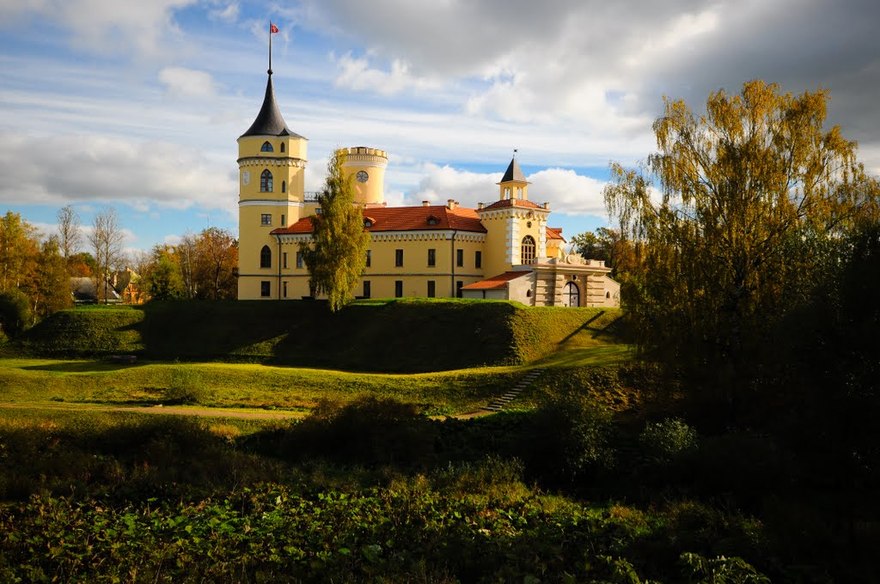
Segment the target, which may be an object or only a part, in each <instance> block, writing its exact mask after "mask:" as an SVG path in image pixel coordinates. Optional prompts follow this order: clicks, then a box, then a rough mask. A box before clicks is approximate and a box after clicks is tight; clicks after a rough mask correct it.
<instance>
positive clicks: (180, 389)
mask: <svg viewBox="0 0 880 584" xmlns="http://www.w3.org/2000/svg"><path fill="white" fill-rule="evenodd" d="M204 393H205V392H204V386H203V385H202V380H201V376H200V375H199V372H198V371H195V370H194V369H184V368H175V369H173V370H172V371H171V381H170V383H169V385H168V388H167V389H166V390H165V391H164V392H163V395H162V403H163V404H165V405H181V404H195V403H199V402H200V401H203V400H204V397H205V396H204Z"/></svg>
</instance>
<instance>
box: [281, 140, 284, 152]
mask: <svg viewBox="0 0 880 584" xmlns="http://www.w3.org/2000/svg"><path fill="white" fill-rule="evenodd" d="M281 151H282V152H284V142H282V143H281Z"/></svg>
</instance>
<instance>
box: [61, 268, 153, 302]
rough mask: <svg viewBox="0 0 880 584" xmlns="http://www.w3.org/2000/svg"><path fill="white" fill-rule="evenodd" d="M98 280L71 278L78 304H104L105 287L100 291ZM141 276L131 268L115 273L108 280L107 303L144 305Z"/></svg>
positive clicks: (74, 296) (71, 289)
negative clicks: (97, 284)
mask: <svg viewBox="0 0 880 584" xmlns="http://www.w3.org/2000/svg"><path fill="white" fill-rule="evenodd" d="M96 282H97V281H96V280H95V279H94V278H88V277H73V278H70V293H71V295H72V296H73V301H74V302H75V303H76V304H95V303H97V302H99V301H100V302H103V300H104V299H103V293H104V287H102V289H101V290H98V288H97V286H96ZM139 283H140V276H139V275H138V274H137V272H135V271H133V270H132V269H130V268H125V269H124V270H120V271H118V272H115V273H114V274H113V275H112V276H110V278H109V279H108V280H107V286H106V290H107V301H108V302H109V303H111V304H117V303H120V302H123V303H125V304H142V303H143V302H144V300H145V299H144V294H143V292H142V291H141V289H140V286H139Z"/></svg>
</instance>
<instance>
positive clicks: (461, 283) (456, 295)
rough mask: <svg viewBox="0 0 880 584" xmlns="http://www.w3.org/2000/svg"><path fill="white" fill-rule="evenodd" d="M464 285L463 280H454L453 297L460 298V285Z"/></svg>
mask: <svg viewBox="0 0 880 584" xmlns="http://www.w3.org/2000/svg"><path fill="white" fill-rule="evenodd" d="M462 286H464V282H462V281H461V280H458V281H456V282H455V297H456V298H461V287H462Z"/></svg>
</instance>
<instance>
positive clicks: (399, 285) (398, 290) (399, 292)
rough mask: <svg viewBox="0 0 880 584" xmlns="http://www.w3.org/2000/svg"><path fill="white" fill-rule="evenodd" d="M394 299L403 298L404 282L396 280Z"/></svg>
mask: <svg viewBox="0 0 880 584" xmlns="http://www.w3.org/2000/svg"><path fill="white" fill-rule="evenodd" d="M394 297H395V298H403V280H394Z"/></svg>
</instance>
